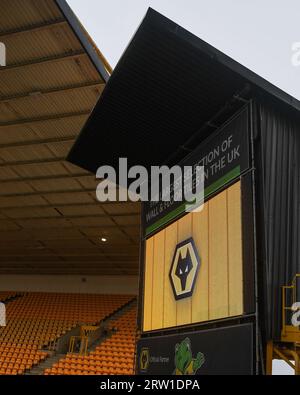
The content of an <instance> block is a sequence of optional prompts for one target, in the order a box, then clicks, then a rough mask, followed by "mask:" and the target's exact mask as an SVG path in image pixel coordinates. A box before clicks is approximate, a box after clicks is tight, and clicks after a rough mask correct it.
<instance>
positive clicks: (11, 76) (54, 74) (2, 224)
mask: <svg viewBox="0 0 300 395" xmlns="http://www.w3.org/2000/svg"><path fill="white" fill-rule="evenodd" d="M87 6H88V4H87ZM0 42H3V43H4V44H5V45H6V51H7V66H6V67H0V80H1V84H0V185H1V188H0V274H3V273H5V274H18V273H19V274H21V273H25V274H43V273H47V274H59V273H68V274H85V275H88V274H136V272H137V267H138V265H137V263H138V234H139V215H138V213H139V205H136V204H122V205H120V204H103V205H100V204H99V203H98V202H97V201H96V197H95V189H96V182H95V177H94V176H91V175H90V174H89V173H88V172H86V171H84V170H82V169H80V168H78V167H76V166H73V165H71V164H70V163H68V162H66V161H65V158H66V156H67V153H68V152H69V150H70V148H71V146H72V144H73V143H74V140H75V138H76V137H77V135H78V133H79V132H80V130H81V128H82V126H83V125H84V123H85V121H86V120H87V118H88V116H89V114H90V112H91V110H92V109H93V107H94V105H95V103H96V101H97V99H98V98H99V96H100V94H101V92H102V90H103V88H104V86H105V83H106V81H107V80H108V78H109V75H110V71H111V70H110V68H109V65H108V64H107V62H106V61H105V59H104V58H103V56H102V55H101V53H100V52H99V50H98V49H97V48H96V46H95V45H94V43H93V42H92V40H91V39H90V37H89V36H88V34H87V33H86V31H85V30H84V28H83V27H82V26H81V24H80V23H79V21H78V19H77V18H76V17H75V15H74V14H73V12H72V11H71V9H70V8H69V6H68V5H67V3H66V2H65V1H64V0H4V1H2V2H1V12H0ZM104 236H105V237H107V239H108V242H107V243H105V244H104V243H101V241H100V238H101V237H104Z"/></svg>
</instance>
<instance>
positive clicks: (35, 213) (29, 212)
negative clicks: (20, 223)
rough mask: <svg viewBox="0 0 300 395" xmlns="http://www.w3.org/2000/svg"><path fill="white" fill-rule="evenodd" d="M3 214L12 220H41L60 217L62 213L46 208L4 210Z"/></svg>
mask: <svg viewBox="0 0 300 395" xmlns="http://www.w3.org/2000/svg"><path fill="white" fill-rule="evenodd" d="M2 212H3V213H4V214H5V215H6V216H8V217H10V218H19V219H21V218H28V217H31V218H39V217H60V213H59V212H57V211H56V210H55V209H54V208H52V207H44V208H35V207H30V209H28V208H23V207H21V208H15V209H6V210H2Z"/></svg>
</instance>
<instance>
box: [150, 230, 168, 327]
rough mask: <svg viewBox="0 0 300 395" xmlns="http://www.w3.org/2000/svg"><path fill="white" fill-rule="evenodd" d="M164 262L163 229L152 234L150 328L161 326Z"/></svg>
mask: <svg viewBox="0 0 300 395" xmlns="http://www.w3.org/2000/svg"><path fill="white" fill-rule="evenodd" d="M164 263H165V231H164V230H163V231H161V232H159V233H158V234H157V235H155V236H154V249H153V292H152V329H153V330H154V329H161V328H162V327H163V313H164V306H163V300H164Z"/></svg>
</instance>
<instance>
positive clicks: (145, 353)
mask: <svg viewBox="0 0 300 395" xmlns="http://www.w3.org/2000/svg"><path fill="white" fill-rule="evenodd" d="M149 363H150V355H149V349H148V348H142V350H141V356H140V370H141V371H142V372H146V371H147V370H148V367H149Z"/></svg>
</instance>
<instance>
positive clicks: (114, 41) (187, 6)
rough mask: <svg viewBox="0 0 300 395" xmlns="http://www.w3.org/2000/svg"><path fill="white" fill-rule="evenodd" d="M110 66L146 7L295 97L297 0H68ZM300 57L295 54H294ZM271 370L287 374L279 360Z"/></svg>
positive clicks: (299, 32)
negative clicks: (294, 52) (294, 58)
mask: <svg viewBox="0 0 300 395" xmlns="http://www.w3.org/2000/svg"><path fill="white" fill-rule="evenodd" d="M68 2H69V4H70V6H71V7H72V9H73V11H74V12H75V13H76V14H77V16H78V17H79V19H80V20H81V22H82V23H83V25H84V26H85V28H86V29H87V31H88V32H89V34H90V35H91V36H92V38H93V39H94V41H95V42H96V44H97V46H98V47H99V49H100V50H101V52H102V53H103V54H104V56H105V57H106V58H107V60H108V61H109V63H110V64H111V66H112V67H114V66H115V65H116V64H117V62H118V60H119V58H120V57H121V55H122V53H123V51H124V49H125V48H126V46H127V44H128V42H129V41H130V39H131V37H132V36H133V34H134V33H135V31H136V29H137V27H138V26H139V24H140V22H141V21H142V19H143V17H144V15H145V14H146V11H147V9H148V7H152V8H154V9H155V10H157V11H159V12H161V13H162V14H163V15H165V16H167V17H168V18H170V19H172V20H173V21H175V22H177V23H178V24H180V25H181V26H183V27H184V28H186V29H187V30H189V31H191V32H192V33H194V34H195V35H197V36H198V37H200V38H201V39H203V40H205V41H207V42H208V43H209V44H211V45H213V46H215V47H216V48H218V49H219V50H221V51H223V52H225V53H226V54H227V55H229V56H231V57H232V58H233V59H235V60H237V61H238V62H240V63H242V64H243V65H245V66H247V67H248V68H250V69H251V70H253V71H254V72H256V73H258V74H260V75H261V76H262V77H264V78H266V79H267V80H269V81H270V82H272V83H273V84H275V85H277V86H278V87H280V88H281V89H283V90H285V91H286V92H288V93H289V94H291V95H293V96H294V97H296V98H297V99H299V100H300V65H299V66H298V67H296V66H293V64H292V55H293V52H292V45H293V43H297V42H298V43H300V28H299V26H300V0H285V1H284V0H68ZM299 58H300V57H299ZM274 368H275V369H274V373H275V374H280V373H281V374H282V373H290V372H291V369H290V368H289V367H288V366H287V365H286V364H284V363H279V362H278V363H275V364H274Z"/></svg>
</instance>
